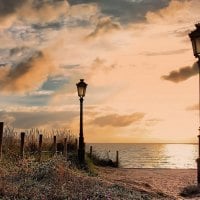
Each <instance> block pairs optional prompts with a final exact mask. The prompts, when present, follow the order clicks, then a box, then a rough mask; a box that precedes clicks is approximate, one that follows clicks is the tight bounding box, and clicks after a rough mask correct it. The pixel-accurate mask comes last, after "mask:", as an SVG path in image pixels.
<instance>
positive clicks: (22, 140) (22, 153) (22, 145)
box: [20, 132, 25, 159]
mask: <svg viewBox="0 0 200 200" xmlns="http://www.w3.org/2000/svg"><path fill="white" fill-rule="evenodd" d="M24 141H25V133H24V132H21V144H20V156H21V158H22V159H23V158H24Z"/></svg>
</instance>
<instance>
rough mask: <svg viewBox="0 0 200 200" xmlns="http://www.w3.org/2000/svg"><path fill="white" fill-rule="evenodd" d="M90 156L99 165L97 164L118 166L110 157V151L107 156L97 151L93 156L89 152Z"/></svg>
mask: <svg viewBox="0 0 200 200" xmlns="http://www.w3.org/2000/svg"><path fill="white" fill-rule="evenodd" d="M88 157H90V159H91V160H92V162H93V163H94V164H95V165H97V166H103V167H106V166H108V167H117V166H116V163H115V162H113V161H112V160H111V159H110V157H109V153H108V152H107V153H106V156H105V157H102V156H100V155H99V154H97V153H93V154H92V155H91V156H90V155H89V154H88Z"/></svg>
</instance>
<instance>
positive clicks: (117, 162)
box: [116, 151, 119, 167]
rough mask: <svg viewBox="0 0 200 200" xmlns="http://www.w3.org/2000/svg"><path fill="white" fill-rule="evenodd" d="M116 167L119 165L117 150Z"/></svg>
mask: <svg viewBox="0 0 200 200" xmlns="http://www.w3.org/2000/svg"><path fill="white" fill-rule="evenodd" d="M116 167H119V151H116Z"/></svg>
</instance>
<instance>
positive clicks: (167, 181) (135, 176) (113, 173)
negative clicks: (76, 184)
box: [98, 167, 200, 200]
mask: <svg viewBox="0 0 200 200" xmlns="http://www.w3.org/2000/svg"><path fill="white" fill-rule="evenodd" d="M98 171H99V176H100V177H101V178H102V179H103V180H107V181H110V182H112V183H116V184H120V185H122V186H124V187H125V188H127V189H133V190H139V191H146V192H149V193H152V194H155V195H156V194H159V195H163V196H164V195H168V198H166V199H170V197H174V199H187V198H183V197H181V196H180V192H181V191H182V189H183V188H185V187H187V186H189V185H196V184H197V183H196V173H197V172H196V170H194V169H123V168H118V169H114V168H103V167H99V168H98ZM157 199H162V198H161V197H160V198H159V197H158V198H157ZM192 199H199V200H200V197H196V198H192Z"/></svg>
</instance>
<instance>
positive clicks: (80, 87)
mask: <svg viewBox="0 0 200 200" xmlns="http://www.w3.org/2000/svg"><path fill="white" fill-rule="evenodd" d="M76 86H77V91H78V96H79V97H80V135H79V147H78V159H79V162H80V163H84V162H85V144H84V137H83V97H84V96H85V92H86V88H87V84H86V83H85V82H84V79H80V82H79V83H77V84H76Z"/></svg>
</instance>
